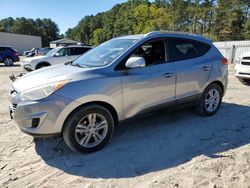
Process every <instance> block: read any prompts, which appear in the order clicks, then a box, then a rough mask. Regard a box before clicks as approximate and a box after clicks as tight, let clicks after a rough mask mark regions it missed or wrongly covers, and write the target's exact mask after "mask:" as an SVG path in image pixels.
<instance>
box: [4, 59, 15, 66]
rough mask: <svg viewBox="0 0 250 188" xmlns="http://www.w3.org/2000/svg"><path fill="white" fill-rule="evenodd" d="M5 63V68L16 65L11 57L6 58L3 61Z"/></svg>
mask: <svg viewBox="0 0 250 188" xmlns="http://www.w3.org/2000/svg"><path fill="white" fill-rule="evenodd" d="M3 63H4V65H5V66H11V65H13V64H14V60H13V59H12V58H10V57H6V58H5V59H4V60H3Z"/></svg>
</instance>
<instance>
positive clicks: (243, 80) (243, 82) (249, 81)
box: [239, 78, 250, 86]
mask: <svg viewBox="0 0 250 188" xmlns="http://www.w3.org/2000/svg"><path fill="white" fill-rule="evenodd" d="M239 81H240V82H241V83H242V84H244V85H247V86H249V85H250V80H249V79H242V78H239Z"/></svg>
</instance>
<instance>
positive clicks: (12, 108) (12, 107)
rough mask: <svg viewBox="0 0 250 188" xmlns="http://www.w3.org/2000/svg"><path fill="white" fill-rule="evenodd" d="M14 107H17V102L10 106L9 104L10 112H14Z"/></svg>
mask: <svg viewBox="0 0 250 188" xmlns="http://www.w3.org/2000/svg"><path fill="white" fill-rule="evenodd" d="M16 107H17V104H12V106H11V110H12V113H14V112H15V110H16Z"/></svg>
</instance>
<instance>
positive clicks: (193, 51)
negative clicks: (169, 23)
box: [168, 38, 210, 61]
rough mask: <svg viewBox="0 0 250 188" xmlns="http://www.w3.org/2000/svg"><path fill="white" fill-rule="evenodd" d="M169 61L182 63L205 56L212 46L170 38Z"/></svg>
mask: <svg viewBox="0 0 250 188" xmlns="http://www.w3.org/2000/svg"><path fill="white" fill-rule="evenodd" d="M168 41H169V60H170V61H180V60H185V59H192V58H196V57H200V56H202V55H204V54H205V53H206V52H207V51H208V50H209V49H210V45H208V44H205V43H202V42H199V41H195V40H189V39H180V38H169V39H168Z"/></svg>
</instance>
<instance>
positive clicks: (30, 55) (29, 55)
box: [23, 48, 39, 57]
mask: <svg viewBox="0 0 250 188" xmlns="http://www.w3.org/2000/svg"><path fill="white" fill-rule="evenodd" d="M38 49H39V48H32V49H31V50H29V51H25V52H23V56H26V57H34V56H35V55H36V50H38Z"/></svg>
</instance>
